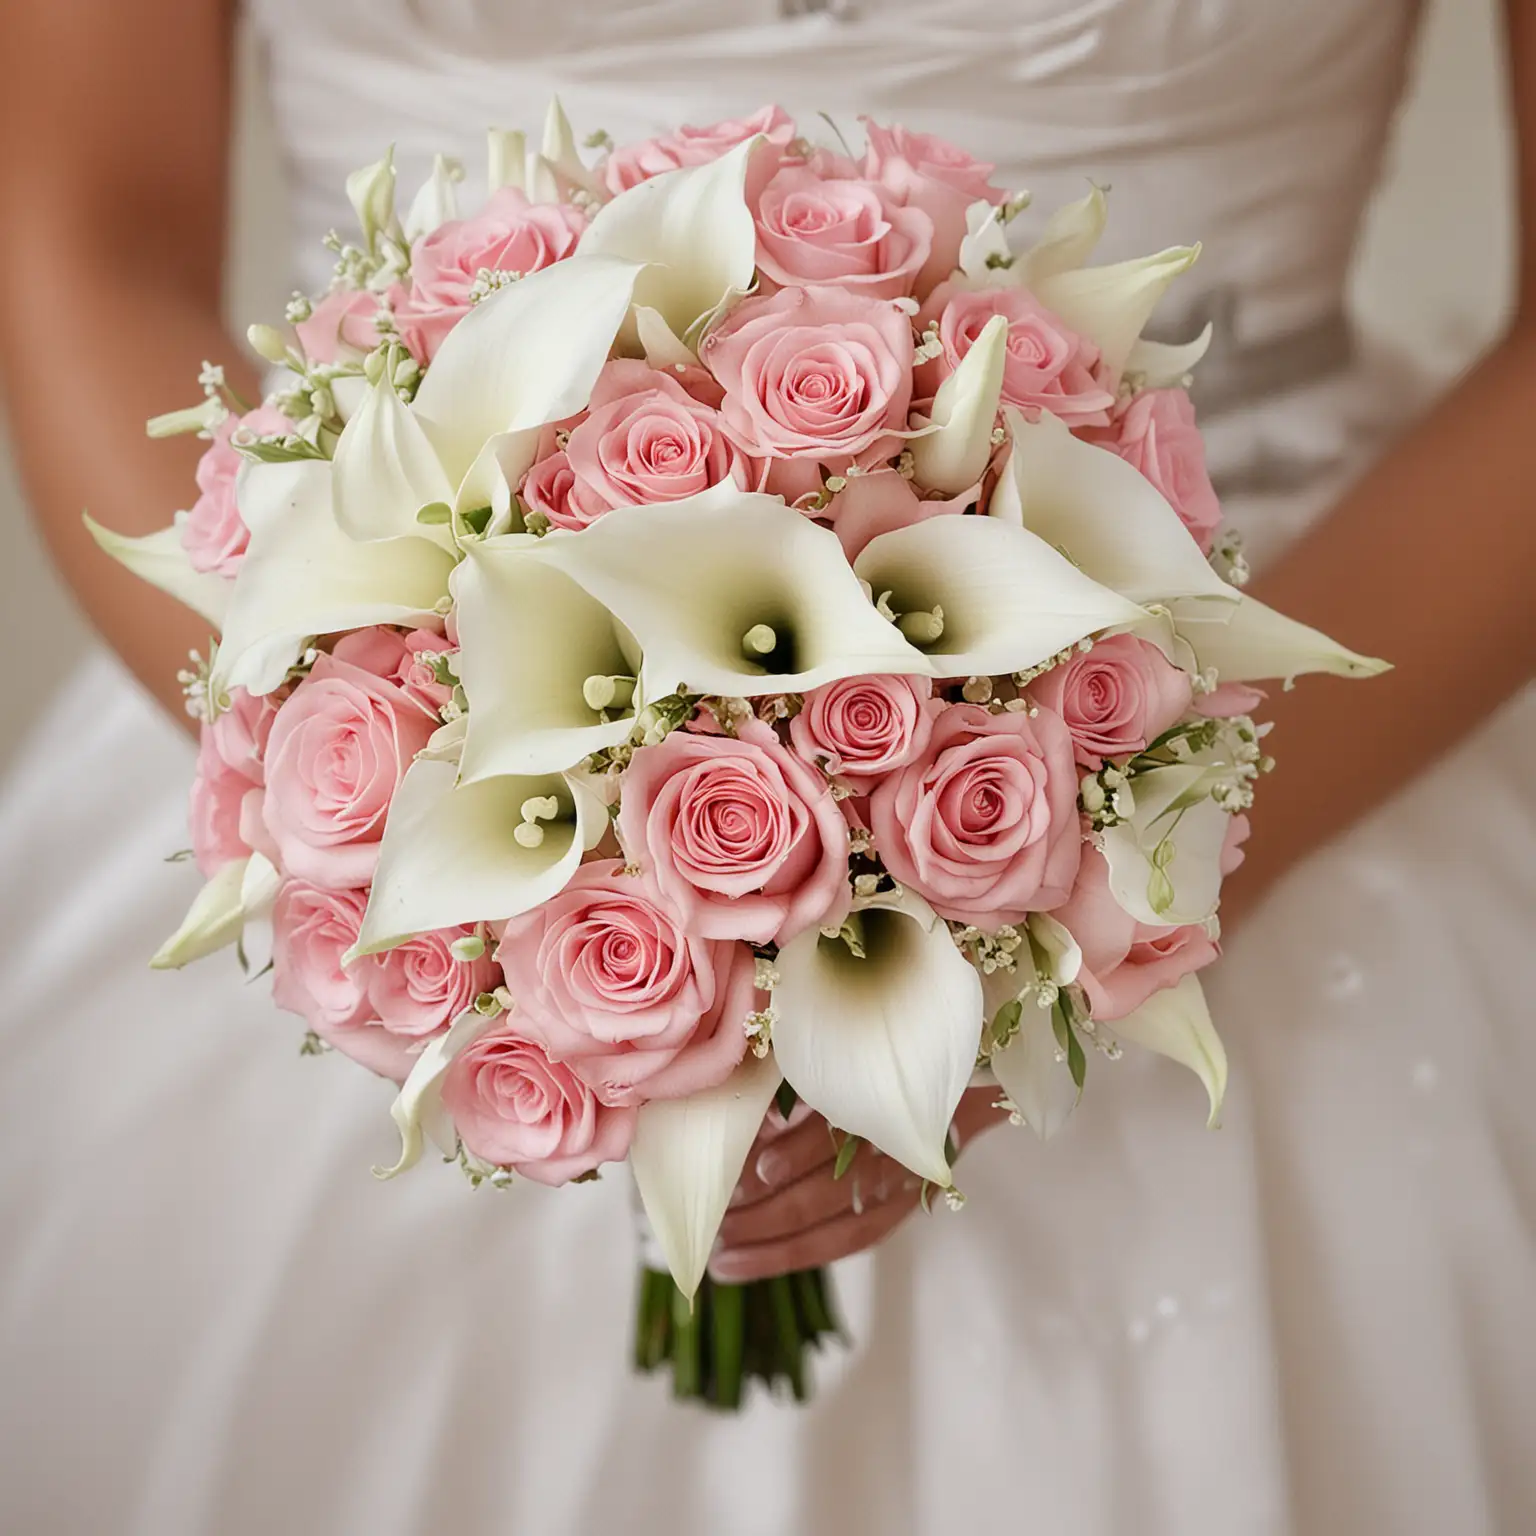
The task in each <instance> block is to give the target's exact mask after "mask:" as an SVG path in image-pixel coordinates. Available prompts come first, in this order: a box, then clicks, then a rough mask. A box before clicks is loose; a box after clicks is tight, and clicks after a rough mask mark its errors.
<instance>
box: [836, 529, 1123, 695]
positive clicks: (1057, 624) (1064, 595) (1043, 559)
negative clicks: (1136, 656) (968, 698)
mask: <svg viewBox="0 0 1536 1536" xmlns="http://www.w3.org/2000/svg"><path fill="white" fill-rule="evenodd" d="M854 570H855V572H856V573H857V574H858V576H859V579H860V580H861V581H864V582H866V583H868V585H869V587H870V590H871V591H872V592H873V593H874V594H875V596H876V598H877V599H878V598H880V597H882V596H884V595H885V594H887V593H888V594H890V595H889V598H888V603H889V606H890V608H891V609H892V610H893V611H894V612H896V613H897V614H899V615H908V614H912V615H929V614H931V615H934V616H935V619H934V623H933V625H932V626H930V629H931V630H936V631H937V633H936V635H934V637H933V638H931V639H930V638H928V637H927V635H923V634H920V635H919V639H920V642H921V643H922V648H923V650H924V651H925V652H926V655H927V658H928V661H929V663H930V664H931V667H932V670H933V672H934V674H935V675H936V676H939V677H969V676H972V675H979V674H997V673H1006V672H1017V671H1022V670H1023V669H1025V668H1027V667H1033V666H1037V665H1038V664H1039V663H1040V662H1042V661H1045V660H1046V659H1047V658H1048V657H1050V656H1054V655H1055V654H1056V653H1057V652H1058V651H1060V650H1062V649H1063V648H1064V647H1066V646H1069V645H1073V644H1075V643H1076V642H1077V641H1079V640H1081V639H1083V638H1084V637H1085V636H1087V635H1092V634H1095V633H1097V632H1098V631H1099V630H1102V629H1108V628H1110V627H1111V626H1114V625H1120V624H1133V623H1135V622H1137V621H1138V620H1139V619H1141V618H1143V617H1144V613H1143V611H1142V609H1140V608H1138V607H1137V606H1136V604H1135V603H1132V602H1129V601H1127V600H1126V599H1125V598H1124V597H1121V596H1120V595H1119V594H1118V593H1115V592H1112V591H1111V590H1110V589H1109V588H1108V587H1106V586H1101V585H1099V583H1098V582H1096V581H1093V580H1091V579H1090V578H1089V577H1087V576H1085V575H1084V574H1083V573H1082V572H1081V571H1080V570H1078V569H1077V568H1076V567H1075V566H1074V565H1073V564H1072V562H1071V561H1070V560H1067V559H1065V558H1064V557H1063V556H1062V555H1060V554H1058V553H1057V552H1056V551H1055V550H1054V549H1052V548H1051V546H1050V545H1049V544H1048V543H1046V542H1045V540H1043V539H1040V538H1037V537H1036V536H1035V535H1034V534H1033V533H1031V532H1030V531H1029V530H1028V529H1027V528H1021V527H1017V526H1013V525H1010V524H1009V523H1006V522H1002V521H999V520H998V519H997V518H990V517H968V516H967V517H933V518H929V519H928V520H927V521H925V522H921V523H914V524H912V525H911V526H910V527H907V528H898V529H896V530H894V531H893V532H891V533H883V534H881V535H880V536H879V537H878V538H876V539H872V540H871V541H870V543H869V544H868V545H867V546H866V547H865V549H864V551H863V552H862V553H861V554H860V555H859V558H858V559H857V561H855V562H854ZM909 632H910V626H909ZM866 670H874V669H872V668H870V669H866ZM887 670H889V669H887ZM906 670H908V671H915V670H917V669H916V668H907V669H906Z"/></svg>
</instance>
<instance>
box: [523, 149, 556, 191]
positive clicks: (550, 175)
mask: <svg viewBox="0 0 1536 1536" xmlns="http://www.w3.org/2000/svg"><path fill="white" fill-rule="evenodd" d="M526 179H527V187H528V201H529V202H530V203H558V202H559V201H560V177H559V175H558V174H557V173H556V171H555V168H554V166H552V165H551V164H550V163H549V161H548V160H546V159H545V158H544V156H543V155H541V154H539V153H538V152H537V151H536V150H531V149H530V150H529V151H528V160H527V170H526Z"/></svg>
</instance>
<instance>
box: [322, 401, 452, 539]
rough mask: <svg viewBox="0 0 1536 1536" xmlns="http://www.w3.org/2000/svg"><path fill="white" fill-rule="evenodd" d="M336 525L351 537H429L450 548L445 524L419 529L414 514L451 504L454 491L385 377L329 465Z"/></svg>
mask: <svg viewBox="0 0 1536 1536" xmlns="http://www.w3.org/2000/svg"><path fill="white" fill-rule="evenodd" d="M332 472H333V475H334V478H333V480H332V493H333V495H334V498H335V501H334V506H335V513H336V522H337V525H338V526H339V527H340V528H341V531H342V532H343V533H345V534H347V535H348V536H349V537H350V538H353V539H397V538H410V537H420V538H431V539H432V540H433V541H434V542H435V543H441V544H443V545H444V547H445V548H451V547H452V541H453V532H452V530H451V529H450V528H449V527H448V526H447V525H446V524H443V525H441V526H438V527H423V525H422V524H421V523H419V522H418V521H417V520H416V514H417V513H418V512H419V511H420V510H421V509H422V508H423V507H425V506H427V505H429V504H430V503H432V502H443V503H445V504H447V503H451V502H452V501H453V496H454V489H453V486H452V485H451V484H449V481H448V476H447V475H445V474H444V473H443V466H442V465H441V464H439V463H438V461H437V455H436V453H434V452H433V451H432V444H431V443H430V442H428V441H427V434H426V433H425V432H424V431H423V430H422V426H421V423H420V422H419V421H417V419H416V418H415V417H414V416H413V415H412V414H411V413H410V411H409V410H408V409H407V408H406V406H405V403H404V401H402V400H401V398H400V396H399V395H397V394H396V393H395V390H394V386H393V385H392V384H391V383H390V382H389V381H388V380H387V379H380V380H379V382H378V383H377V384H375V385H374V386H373V387H372V388H371V389H370V390H369V391H368V394H367V397H366V398H365V399H364V401H363V405H362V409H361V410H359V411H357V412H356V414H355V415H354V416H353V417H352V419H351V420H350V421H349V422H348V423H347V424H346V426H345V427H344V428H343V429H342V433H341V437H340V439H339V440H338V442H337V444H336V456H335V458H334V460H333V461H332Z"/></svg>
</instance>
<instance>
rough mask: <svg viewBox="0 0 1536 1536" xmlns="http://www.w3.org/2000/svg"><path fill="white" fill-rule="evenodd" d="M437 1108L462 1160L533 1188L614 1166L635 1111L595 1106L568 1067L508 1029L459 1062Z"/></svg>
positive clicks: (628, 1138) (483, 1041)
mask: <svg viewBox="0 0 1536 1536" xmlns="http://www.w3.org/2000/svg"><path fill="white" fill-rule="evenodd" d="M514 1017H515V1015H514ZM442 1102H443V1108H444V1109H446V1110H447V1111H448V1114H449V1116H450V1117H451V1118H452V1120H453V1124H454V1127H455V1129H456V1130H457V1131H458V1133H459V1137H460V1139H461V1140H462V1141H463V1143H464V1145H465V1146H466V1147H467V1148H468V1149H469V1151H470V1152H472V1153H473V1154H474V1155H475V1156H476V1157H478V1158H481V1159H483V1160H484V1161H485V1162H488V1163H495V1164H497V1165H499V1166H501V1167H506V1168H511V1169H512V1171H513V1172H514V1173H519V1174H521V1175H522V1176H523V1177H524V1178H526V1179H533V1180H534V1181H535V1182H536V1183H539V1184H565V1183H568V1182H569V1181H570V1180H571V1179H576V1178H580V1177H581V1175H582V1174H584V1173H590V1172H591V1171H592V1170H593V1169H594V1168H596V1167H598V1166H599V1165H600V1164H602V1163H616V1162H620V1161H622V1160H623V1159H624V1158H625V1157H626V1156H627V1155H628V1153H629V1143H630V1141H631V1139H632V1138H633V1136H634V1134H635V1114H636V1112H635V1110H633V1109H621V1108H615V1107H613V1106H610V1105H607V1104H604V1103H602V1102H601V1101H600V1100H599V1099H598V1097H597V1095H596V1094H595V1093H594V1092H593V1091H592V1090H591V1089H590V1088H589V1087H588V1086H587V1085H586V1084H585V1083H584V1082H582V1080H581V1079H580V1078H579V1077H577V1075H576V1073H575V1072H574V1071H573V1070H572V1069H571V1067H570V1066H568V1065H565V1064H563V1063H560V1062H555V1061H551V1060H550V1059H549V1057H548V1056H547V1055H546V1054H545V1052H544V1050H543V1048H542V1047H540V1046H539V1045H536V1044H535V1043H534V1042H533V1041H531V1040H525V1039H523V1038H522V1037H521V1036H519V1035H516V1034H513V1033H512V1032H511V1030H510V1028H508V1027H502V1028H500V1029H496V1030H494V1031H493V1032H492V1033H490V1034H486V1035H482V1036H481V1037H480V1038H479V1039H478V1040H476V1041H475V1042H474V1043H473V1044H472V1045H469V1046H467V1047H466V1048H465V1049H464V1050H463V1051H462V1052H461V1053H460V1054H459V1056H458V1057H457V1058H456V1059H455V1061H454V1063H453V1065H452V1066H451V1067H449V1069H448V1071H447V1074H446V1075H445V1076H444V1078H443V1094H442Z"/></svg>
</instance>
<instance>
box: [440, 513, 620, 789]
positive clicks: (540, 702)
mask: <svg viewBox="0 0 1536 1536" xmlns="http://www.w3.org/2000/svg"><path fill="white" fill-rule="evenodd" d="M583 536H584V535H583ZM546 542H547V541H546V540H541V539H534V538H532V537H530V536H529V535H527V534H513V535H510V536H508V537H505V538H498V539H486V540H480V541H476V542H474V543H472V544H470V545H469V546H468V555H467V558H466V559H465V561H464V563H463V564H462V565H461V566H460V567H459V569H458V570H457V571H456V572H455V574H454V580H453V589H454V596H455V599H456V601H457V604H458V608H457V612H458V634H459V654H458V661H457V666H458V674H459V681H460V682H461V683H462V684H463V687H464V693H465V696H466V698H467V699H468V701H469V725H468V732H467V736H466V739H465V743H464V757H463V761H462V763H461V765H460V770H459V777H460V782H461V783H465V784H471V783H474V782H475V781H476V780H479V779H486V778H494V777H496V776H498V775H501V774H533V773H554V772H560V771H562V770H564V769H566V768H571V767H574V766H575V765H576V764H577V763H579V762H580V761H581V760H582V759H583V758H584V757H586V756H587V755H588V754H589V753H592V752H597V751H600V750H601V749H602V748H604V747H612V746H617V745H618V743H619V742H621V741H623V740H624V739H625V738H626V737H627V736H628V735H629V733H630V731H631V729H632V728H633V726H634V719H635V713H636V710H637V709H638V707H639V704H640V700H639V699H637V698H635V697H633V694H634V691H635V684H634V683H633V682H632V681H630V682H628V683H626V680H627V679H628V680H632V679H634V678H636V677H637V676H638V673H639V662H640V653H639V650H638V648H637V647H636V645H635V643H634V641H633V640H632V639H631V637H630V636H629V634H628V633H627V632H626V631H625V630H624V629H623V627H622V626H621V625H619V624H618V623H617V622H616V621H615V620H614V617H613V615H612V614H611V613H609V612H608V610H607V609H606V608H605V607H603V605H602V604H601V603H599V602H598V601H597V600H596V599H595V598H593V597H591V596H589V595H588V593H587V592H586V591H584V590H583V589H582V588H581V587H579V586H577V584H576V583H575V582H574V581H572V580H571V578H570V577H569V576H567V575H566V574H565V573H564V572H563V571H561V570H560V569H559V567H558V566H557V565H555V564H554V563H552V562H550V561H547V560H543V559H540V551H541V546H542V545H543V544H544V543H546ZM552 639H555V640H557V643H555V644H551V643H550V642H551V640H552ZM604 682H610V683H612V685H613V688H614V690H615V693H614V695H613V697H612V699H611V700H610V702H609V703H608V704H606V705H605V707H604V708H602V709H596V708H594V707H593V706H592V704H591V703H590V702H589V701H588V695H589V694H591V693H593V691H594V689H593V685H594V684H597V685H598V687H599V688H601V685H602V684H603V683H604ZM604 691H606V690H604ZM621 695H622V697H620V696H621Z"/></svg>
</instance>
